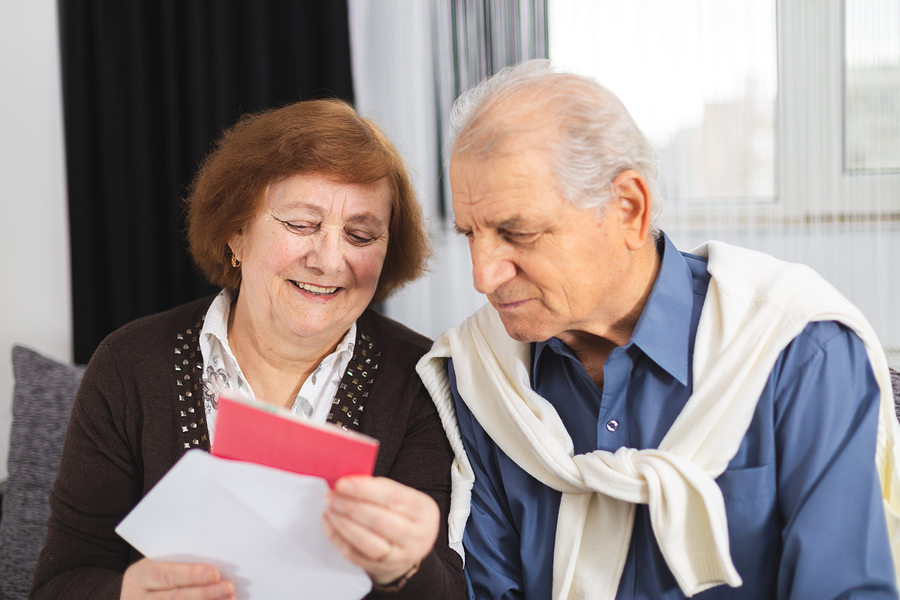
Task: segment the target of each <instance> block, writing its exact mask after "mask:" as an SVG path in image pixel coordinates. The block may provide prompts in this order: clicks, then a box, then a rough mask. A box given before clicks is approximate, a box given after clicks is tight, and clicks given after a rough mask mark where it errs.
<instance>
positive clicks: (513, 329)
mask: <svg viewBox="0 0 900 600" xmlns="http://www.w3.org/2000/svg"><path fill="white" fill-rule="evenodd" d="M500 320H501V321H503V327H505V328H506V333H507V334H509V337H511V338H512V339H514V340H516V341H517V342H523V343H526V344H530V343H531V342H543V341H545V340H548V339H550V338H551V337H553V336H552V335H546V334H545V333H544V332H543V331H542V330H541V327H540V325H539V324H537V323H534V322H532V321H530V320H528V319H525V318H522V317H513V316H510V315H504V314H503V313H502V312H501V313H500Z"/></svg>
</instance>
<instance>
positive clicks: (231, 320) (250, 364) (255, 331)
mask: <svg viewBox="0 0 900 600" xmlns="http://www.w3.org/2000/svg"><path fill="white" fill-rule="evenodd" d="M345 334H346V332H344V333H342V334H341V336H340V337H338V338H337V339H334V340H324V339H318V338H313V339H311V338H303V337H300V336H294V337H293V339H288V338H286V337H285V335H284V332H271V331H266V330H265V329H264V327H260V326H259V324H258V323H256V322H255V321H254V319H253V318H252V317H251V315H250V313H249V311H248V310H247V309H246V307H244V306H242V305H241V303H240V297H238V300H237V301H235V302H234V303H233V304H232V305H231V311H230V313H229V315H228V345H229V346H230V347H231V352H232V353H233V354H234V357H235V359H236V360H237V362H238V364H239V365H240V367H241V372H242V373H243V375H244V378H245V379H246V380H247V382H248V383H249V384H250V387H251V388H252V389H253V393H254V394H255V395H256V399H257V400H258V401H260V402H265V403H267V404H273V405H276V406H283V407H286V408H290V407H291V406H293V404H294V401H295V400H296V398H297V394H299V393H300V388H301V387H303V384H304V382H306V379H307V378H308V377H309V376H310V375H311V374H312V373H313V371H315V370H316V367H318V366H319V363H321V362H322V360H323V359H324V358H325V357H326V356H328V355H329V354H331V353H332V352H334V350H335V348H336V347H337V345H338V343H339V342H340V341H341V339H342V338H343V336H344V335H345Z"/></svg>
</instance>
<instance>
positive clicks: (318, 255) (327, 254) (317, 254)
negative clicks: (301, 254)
mask: <svg viewBox="0 0 900 600" xmlns="http://www.w3.org/2000/svg"><path fill="white" fill-rule="evenodd" d="M310 238H311V239H310V242H311V243H310V248H309V252H308V253H307V255H306V266H307V267H309V268H310V269H314V270H316V271H319V272H320V273H322V274H323V275H333V274H334V273H337V272H339V271H340V270H341V268H342V266H343V264H344V252H343V248H342V244H343V243H344V242H343V230H334V229H329V228H325V227H323V228H322V229H320V230H319V231H318V232H317V233H316V234H314V235H312V236H310Z"/></svg>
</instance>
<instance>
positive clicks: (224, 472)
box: [116, 450, 372, 600]
mask: <svg viewBox="0 0 900 600" xmlns="http://www.w3.org/2000/svg"><path fill="white" fill-rule="evenodd" d="M327 491H328V485H327V484H326V483H325V480H324V479H321V478H319V477H308V476H305V475H297V474H294V473H288V472H287V471H281V470H279V469H273V468H270V467H264V466H260V465H256V464H251V463H245V462H239V461H231V460H226V459H222V458H217V457H214V456H210V455H209V454H207V453H206V452H203V451H202V450H191V451H190V452H188V453H187V454H185V455H184V457H182V459H181V460H180V461H178V463H176V464H175V466H174V467H172V469H171V470H170V471H169V472H168V473H167V474H166V476H165V477H163V478H162V480H160V482H159V483H158V484H156V486H155V487H154V488H153V489H152V490H150V493H148V494H147V495H146V496H145V497H144V499H143V500H141V502H140V503H139V504H138V505H137V506H136V507H135V508H134V509H133V510H132V511H131V513H129V514H128V516H127V517H125V519H124V520H123V521H122V522H121V523H120V524H119V526H118V527H117V528H116V533H118V534H119V535H120V536H122V538H124V539H125V540H126V541H127V542H128V543H129V544H131V545H132V546H134V547H135V548H137V549H138V550H139V551H140V552H141V553H142V554H143V555H144V556H147V557H148V558H152V559H155V560H164V561H172V562H184V563H204V564H209V565H213V566H215V567H218V568H219V569H220V570H221V571H222V575H223V577H225V578H227V579H229V580H231V581H232V582H233V583H234V585H235V592H236V595H237V598H238V600H272V599H274V598H300V597H302V598H304V599H308V600H317V599H322V600H359V598H362V597H363V596H365V595H366V594H367V593H369V591H370V590H371V587H372V582H371V580H370V579H369V577H368V575H366V573H365V571H363V570H362V569H361V568H359V567H357V566H356V565H354V564H353V563H351V562H350V561H348V560H347V559H346V558H344V556H343V555H342V554H341V553H340V552H339V551H338V550H337V548H335V547H334V546H333V545H332V544H331V542H330V541H329V540H328V538H327V537H326V536H325V530H324V528H323V526H322V520H321V519H322V513H323V512H325V497H326V494H327Z"/></svg>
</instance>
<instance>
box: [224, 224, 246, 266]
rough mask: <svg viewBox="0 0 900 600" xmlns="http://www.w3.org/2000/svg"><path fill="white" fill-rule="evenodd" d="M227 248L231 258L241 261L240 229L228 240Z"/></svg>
mask: <svg viewBox="0 0 900 600" xmlns="http://www.w3.org/2000/svg"><path fill="white" fill-rule="evenodd" d="M228 248H229V249H230V250H231V256H233V257H234V258H236V259H237V260H238V262H240V261H241V255H242V254H243V250H244V232H243V230H241V229H238V230H237V233H235V234H234V235H232V236H231V237H230V238H228Z"/></svg>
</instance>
